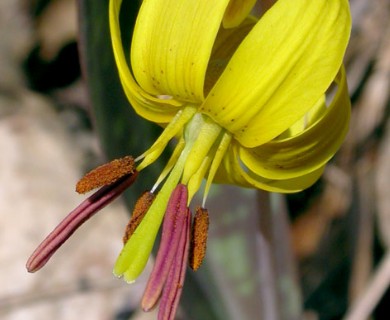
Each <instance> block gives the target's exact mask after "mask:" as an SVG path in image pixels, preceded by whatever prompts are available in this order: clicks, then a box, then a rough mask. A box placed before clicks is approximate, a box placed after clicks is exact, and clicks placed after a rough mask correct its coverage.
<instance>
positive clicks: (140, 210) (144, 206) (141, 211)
mask: <svg viewBox="0 0 390 320" xmlns="http://www.w3.org/2000/svg"><path fill="white" fill-rule="evenodd" d="M155 197H156V196H155V195H154V193H151V192H149V191H145V192H144V193H143V194H142V196H141V197H140V198H139V199H138V200H137V202H136V203H135V206H134V210H133V213H132V214H131V219H130V221H129V223H128V224H127V226H126V231H125V234H124V236H123V244H126V242H127V241H128V240H129V239H130V237H131V236H132V234H133V233H134V231H135V229H137V227H138V225H139V224H140V223H141V221H142V219H143V218H144V216H145V214H146V212H147V211H148V210H149V208H150V206H151V205H152V203H153V200H154V198H155Z"/></svg>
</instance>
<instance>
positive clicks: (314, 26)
mask: <svg viewBox="0 0 390 320" xmlns="http://www.w3.org/2000/svg"><path fill="white" fill-rule="evenodd" d="M253 4H254V1H227V0H225V1H217V2H214V1H207V0H201V1H185V0H182V1H177V0H166V1H161V0H148V1H144V2H143V4H142V6H141V9H140V12H139V14H138V18H137V21H136V25H135V28H134V33H133V40H132V43H131V50H130V61H131V66H128V64H127V62H126V59H125V55H126V51H125V49H124V48H123V46H122V43H121V31H122V30H120V28H119V12H120V5H121V1H120V0H111V2H110V26H111V35H112V41H113V47H114V53H115V58H116V62H117V65H118V71H119V75H120V78H121V81H122V85H123V88H124V90H125V92H126V94H127V97H128V99H129V101H130V102H131V105H132V107H133V108H134V109H135V111H136V112H137V113H138V114H139V115H140V116H142V117H144V118H146V119H148V120H150V121H153V122H156V123H159V124H162V125H163V126H164V127H165V129H164V131H163V133H162V134H161V136H160V137H159V139H158V140H157V141H156V142H155V144H154V145H153V146H152V147H151V148H150V149H149V150H147V151H146V152H145V153H144V154H143V155H142V156H141V157H139V158H138V159H142V160H143V161H142V162H141V163H140V164H139V165H138V167H137V169H138V170H143V169H144V168H145V167H147V166H148V165H149V164H151V163H152V162H154V161H155V160H156V159H157V158H158V156H159V155H160V154H161V152H162V151H163V149H164V148H165V147H166V145H167V144H168V142H169V141H170V140H171V139H173V138H176V140H177V141H178V142H177V146H176V149H175V150H174V152H173V155H172V157H171V160H170V161H169V162H168V164H167V167H166V169H165V170H164V172H163V173H162V175H161V177H160V179H159V181H158V183H157V185H158V184H159V183H160V182H161V181H162V180H163V179H164V178H166V177H167V179H166V181H165V183H164V185H163V186H162V188H161V191H160V193H159V195H158V196H157V198H156V200H155V202H154V203H153V205H152V207H151V208H150V210H149V212H148V215H150V217H153V222H152V223H151V222H150V220H149V219H148V220H144V222H142V223H141V224H140V226H139V227H138V230H137V235H136V237H133V239H130V241H129V242H128V243H127V244H126V246H125V248H124V250H123V252H122V255H121V257H120V258H119V260H118V263H117V265H116V268H115V272H116V273H117V274H119V275H122V274H123V275H124V277H125V279H127V280H129V281H131V280H134V279H135V278H136V277H137V276H138V271H139V270H138V269H142V268H135V267H133V266H135V265H136V264H137V262H135V259H133V258H132V257H134V256H138V250H144V249H145V245H142V249H137V248H140V242H141V241H142V242H143V243H144V242H145V238H146V239H148V241H149V240H150V239H151V238H153V239H154V237H155V234H156V232H157V229H158V227H159V225H160V221H161V220H162V217H163V215H164V212H165V207H166V203H167V201H168V198H169V195H170V194H171V192H172V190H173V189H174V188H175V186H176V185H177V184H178V183H179V182H181V183H183V184H184V185H187V187H188V190H189V201H191V199H192V196H193V195H194V194H195V192H196V191H197V190H198V188H199V186H200V183H201V181H202V179H203V178H206V180H207V183H206V191H205V193H206V195H207V192H208V190H209V187H210V185H211V183H212V182H223V183H232V184H236V185H240V186H244V187H254V188H261V189H264V190H268V191H274V192H296V191H300V190H302V189H305V188H307V187H308V186H310V185H311V184H313V183H314V182H315V181H316V180H317V179H318V178H319V177H320V175H321V173H322V172H323V169H324V166H325V164H326V162H327V161H328V160H329V159H330V158H331V157H332V156H333V155H334V153H335V152H336V151H337V149H338V148H339V146H340V144H341V142H342V141H343V138H344V136H345V134H346V132H347V128H348V119H349V113H350V105H349V98H348V92H347V86H346V81H345V73H344V70H343V67H342V59H343V55H344V52H345V49H346V46H347V42H348V38H349V33H350V15H349V7H348V1H346V0H330V1H329V0H320V1H308V0H297V1H294V2H292V1H288V0H279V1H277V2H276V3H275V4H274V5H273V6H272V7H271V8H270V9H269V10H268V11H267V12H266V13H265V14H264V15H263V16H262V18H261V19H260V20H259V21H257V20H256V19H255V18H253V17H250V16H248V13H249V11H250V10H251V8H252V6H253ZM122 32H123V31H122ZM332 84H335V85H336V86H337V90H336V93H335V94H334V96H333V97H332V98H331V100H330V101H328V102H327V99H326V92H327V91H328V90H329V88H330V87H331V85H332ZM206 195H205V197H206ZM150 243H151V245H152V243H153V241H150ZM151 245H150V249H151ZM147 251H149V250H147ZM144 254H145V256H148V254H149V253H148V252H146V251H144ZM145 261H146V259H145ZM136 270H137V271H136Z"/></svg>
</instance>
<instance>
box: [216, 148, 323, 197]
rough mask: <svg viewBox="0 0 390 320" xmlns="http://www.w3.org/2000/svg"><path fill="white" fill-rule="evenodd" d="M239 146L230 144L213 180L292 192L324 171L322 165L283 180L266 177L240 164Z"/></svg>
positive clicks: (310, 182)
mask: <svg viewBox="0 0 390 320" xmlns="http://www.w3.org/2000/svg"><path fill="white" fill-rule="evenodd" d="M239 148H241V146H240V145H238V144H237V143H234V144H232V146H231V147H230V148H229V150H228V151H227V153H226V155H225V157H224V159H223V162H222V163H221V166H220V167H219V169H218V171H217V174H216V176H215V182H217V183H229V184H235V185H239V186H242V187H255V188H258V189H263V190H266V191H269V192H281V193H293V192H298V191H302V190H304V189H306V188H308V187H310V186H311V185H312V184H313V183H314V182H316V181H317V180H318V179H319V177H320V176H321V174H322V173H323V171H324V167H321V168H318V169H316V170H315V171H313V172H310V173H308V174H305V175H302V176H300V177H296V178H291V179H283V180H273V179H266V178H264V177H261V176H259V175H257V174H255V173H254V172H253V171H251V170H249V169H248V168H244V167H243V166H242V163H241V162H240V160H239V157H238V152H239V151H238V150H239Z"/></svg>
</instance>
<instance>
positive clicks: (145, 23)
mask: <svg viewBox="0 0 390 320" xmlns="http://www.w3.org/2000/svg"><path fill="white" fill-rule="evenodd" d="M228 2H229V1H228V0H221V1H210V0H197V1H183V0H166V1H161V0H148V1H144V2H143V4H142V6H141V9H140V12H139V14H138V19H137V22H136V25H135V29H134V35H133V42H132V48H131V64H132V68H133V72H134V76H135V78H136V79H137V81H138V83H139V84H140V86H141V87H142V88H144V89H145V90H146V91H148V92H150V93H151V94H155V95H171V96H173V97H175V98H177V99H179V100H185V101H191V102H200V101H203V100H204V97H203V88H204V78H205V74H206V69H207V65H208V61H209V58H210V54H211V50H212V47H213V43H214V40H215V37H216V35H217V32H218V29H219V26H220V24H221V21H222V17H223V14H224V11H225V9H226V6H227V5H228Z"/></svg>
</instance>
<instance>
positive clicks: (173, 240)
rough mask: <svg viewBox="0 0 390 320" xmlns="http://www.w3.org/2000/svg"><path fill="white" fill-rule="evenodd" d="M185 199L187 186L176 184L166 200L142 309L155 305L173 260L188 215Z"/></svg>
mask: <svg viewBox="0 0 390 320" xmlns="http://www.w3.org/2000/svg"><path fill="white" fill-rule="evenodd" d="M187 199H188V191H187V187H186V186H185V185H183V184H179V185H177V187H176V188H175V190H173V192H172V195H171V197H170V199H169V202H168V206H167V210H166V213H165V217H164V223H163V229H162V235H161V242H160V248H159V250H158V253H157V257H156V261H155V265H154V268H153V271H152V273H151V275H150V278H149V281H148V284H147V286H146V289H145V293H144V295H143V298H142V302H141V305H142V309H143V310H144V311H149V310H151V309H152V308H153V307H154V306H155V305H156V303H157V301H158V299H159V297H160V295H161V292H162V289H163V287H164V284H165V281H166V279H167V277H168V273H169V270H170V269H171V266H172V263H173V261H174V260H175V257H176V254H177V250H178V246H179V242H180V238H181V234H182V231H183V229H185V225H186V221H187V216H188V214H187Z"/></svg>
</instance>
